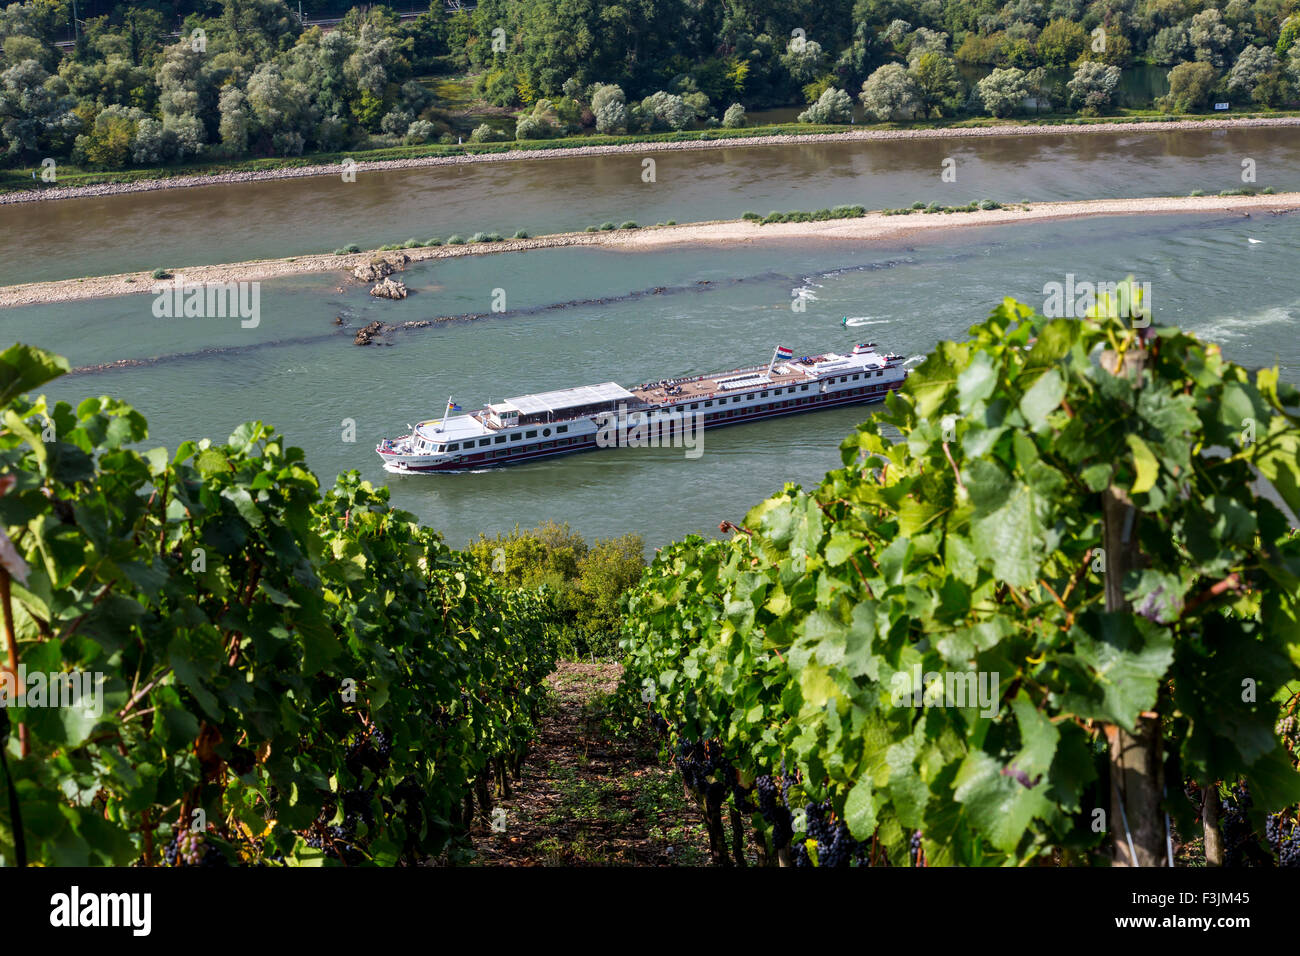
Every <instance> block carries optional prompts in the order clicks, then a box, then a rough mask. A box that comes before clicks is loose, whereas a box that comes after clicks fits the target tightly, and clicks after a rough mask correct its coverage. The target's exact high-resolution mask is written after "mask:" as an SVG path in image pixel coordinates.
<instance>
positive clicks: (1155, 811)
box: [1101, 346, 1165, 866]
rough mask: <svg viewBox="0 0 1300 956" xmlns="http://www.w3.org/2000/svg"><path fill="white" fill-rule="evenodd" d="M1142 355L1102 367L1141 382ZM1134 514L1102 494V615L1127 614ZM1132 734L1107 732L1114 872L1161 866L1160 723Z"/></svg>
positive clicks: (1110, 356)
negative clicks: (1126, 589) (1126, 588)
mask: <svg viewBox="0 0 1300 956" xmlns="http://www.w3.org/2000/svg"><path fill="white" fill-rule="evenodd" d="M1145 358H1146V353H1145V352H1144V351H1143V350H1142V349H1141V347H1140V346H1138V347H1135V348H1134V349H1133V350H1132V351H1129V352H1127V353H1123V354H1122V355H1120V356H1119V357H1118V358H1117V357H1116V354H1115V353H1114V352H1110V351H1107V352H1104V353H1103V354H1102V357H1101V364H1102V367H1103V368H1105V369H1106V370H1107V371H1109V372H1111V373H1112V374H1114V375H1129V376H1133V377H1137V378H1140V376H1141V374H1142V366H1143V363H1144V361H1145ZM1137 522H1138V512H1137V509H1136V508H1135V507H1134V506H1133V503H1132V502H1131V501H1130V500H1129V498H1128V496H1127V494H1126V493H1125V492H1124V490H1123V489H1121V488H1119V487H1117V486H1115V485H1111V486H1110V487H1109V488H1107V489H1106V490H1105V491H1104V492H1102V547H1103V548H1104V549H1105V552H1106V555H1105V559H1104V560H1105V574H1104V579H1105V586H1106V592H1105V593H1106V610H1107V611H1110V612H1112V613H1113V612H1127V611H1129V610H1131V607H1130V604H1129V602H1128V601H1127V600H1125V598H1124V575H1125V574H1127V573H1128V571H1130V570H1131V569H1134V568H1137V567H1140V563H1141V555H1140V554H1139V551H1138V537H1137ZM1134 730H1135V732H1134V733H1129V732H1128V731H1127V730H1125V729H1124V728H1123V727H1118V726H1111V727H1108V728H1107V739H1108V742H1109V744H1110V780H1111V787H1110V820H1109V829H1110V832H1111V833H1112V834H1113V835H1114V847H1113V849H1112V856H1111V859H1112V862H1113V865H1115V866H1162V865H1164V863H1165V839H1164V836H1165V835H1164V815H1163V814H1162V813H1161V809H1160V799H1161V794H1162V792H1163V790H1164V767H1163V762H1162V760H1161V756H1160V751H1161V748H1160V718H1159V716H1157V715H1155V714H1143V715H1140V716H1139V717H1138V719H1137V723H1136V726H1135V728H1134Z"/></svg>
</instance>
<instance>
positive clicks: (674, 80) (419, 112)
mask: <svg viewBox="0 0 1300 956" xmlns="http://www.w3.org/2000/svg"><path fill="white" fill-rule="evenodd" d="M164 6H166V7H168V8H169V9H170V10H172V11H174V13H175V14H176V16H177V17H178V18H179V23H176V22H174V21H171V20H169V19H168V18H165V17H164V15H163V13H162V12H160V10H159V9H155V8H153V7H151V6H144V5H137V4H130V5H128V4H100V5H98V7H99V8H102V9H103V10H104V11H105V12H104V13H103V14H102V15H95V16H91V17H90V18H89V19H88V20H87V21H86V23H85V28H84V29H79V30H78V31H77V35H76V42H75V43H74V44H73V45H72V47H71V49H69V50H66V51H65V50H62V49H60V48H58V47H57V46H56V45H55V44H56V43H57V42H58V41H59V40H61V39H63V37H64V35H65V34H66V32H67V25H68V23H69V22H70V20H69V18H70V12H71V11H70V8H69V4H68V3H66V2H61V0H30V2H27V3H22V4H11V5H10V6H8V7H6V8H5V9H4V10H3V11H0V147H2V150H3V164H4V165H5V166H6V167H8V168H9V170H10V172H9V173H8V175H6V176H3V177H0V185H4V186H7V187H9V188H18V187H19V186H20V185H24V184H25V185H26V186H29V187H30V186H31V185H32V182H31V181H32V179H33V178H35V179H36V182H37V184H45V183H49V182H57V183H60V184H73V183H78V182H90V181H92V180H93V179H94V178H95V177H96V176H102V175H103V174H104V173H106V172H112V173H115V174H119V175H120V174H122V173H125V174H126V175H127V176H133V175H134V176H143V178H156V177H158V176H161V175H174V174H176V173H178V172H181V171H185V172H201V171H228V170H237V169H256V168H266V167H268V166H275V165H280V164H293V163H305V162H308V161H309V160H308V158H310V161H312V162H338V161H341V160H342V159H344V158H352V159H358V160H359V159H384V158H397V157H410V156H431V155H452V154H458V153H462V152H478V151H492V150H503V149H506V148H514V147H516V146H517V145H521V144H522V145H524V146H526V147H527V148H565V147H574V146H583V145H603V144H606V143H618V142H625V143H626V142H638V141H650V142H661V141H671V140H672V139H673V138H674V137H690V138H694V137H698V136H701V135H708V136H719V137H725V136H730V135H755V134H756V133H762V134H769V135H777V134H779V133H781V132H788V131H790V130H791V129H797V130H799V131H803V132H808V131H815V130H826V131H833V130H835V129H838V128H842V126H843V125H844V124H847V123H850V122H851V121H852V120H853V119H854V111H855V109H859V110H860V111H861V113H862V116H863V118H865V119H866V120H868V121H871V122H875V123H885V124H892V125H897V124H905V125H908V126H911V125H916V124H924V125H925V126H931V125H934V124H940V125H944V124H949V125H950V124H959V123H964V122H970V121H972V120H975V119H976V118H983V119H984V120H985V121H987V120H989V119H994V120H1014V119H1024V118H1027V117H1028V118H1036V119H1043V118H1049V117H1050V118H1052V119H1054V120H1056V121H1058V122H1059V121H1060V120H1061V119H1062V118H1065V117H1072V118H1079V119H1091V118H1095V117H1097V116H1100V115H1103V114H1111V115H1126V116H1155V115H1157V114H1159V115H1181V114H1184V113H1189V112H1191V113H1195V112H1199V111H1202V110H1207V109H1210V108H1211V107H1212V105H1213V103H1214V102H1217V101H1228V102H1230V103H1231V104H1232V105H1233V107H1234V109H1236V110H1237V111H1238V112H1240V110H1241V109H1242V108H1243V107H1245V108H1247V109H1254V110H1274V109H1278V108H1284V107H1288V106H1294V105H1297V100H1300V92H1298V90H1300V46H1297V45H1296V44H1295V42H1294V41H1295V37H1296V35H1297V32H1298V31H1300V18H1298V17H1292V16H1290V14H1291V12H1292V9H1291V8H1292V6H1294V4H1293V3H1292V0H1271V2H1267V3H1245V2H1243V0H1231V2H1229V3H1227V4H1226V5H1221V7H1220V6H1212V5H1210V4H1208V3H1205V2H1201V0H1189V2H1187V3H1183V4H1179V5H1176V6H1174V7H1171V6H1169V5H1168V4H1164V3H1157V2H1155V0H1143V2H1139V3H1137V4H1133V3H1126V2H1125V3H1121V2H1120V0H1100V2H1098V3H1094V4H1092V5H1090V6H1088V7H1086V8H1085V7H1083V6H1082V5H1079V4H1074V5H1071V4H1069V3H1066V2H1063V0H1060V2H1056V3H1053V4H1029V5H1025V4H1020V5H1010V4H1008V5H1006V6H1003V7H1001V8H998V9H994V8H989V9H987V10H986V9H984V7H983V6H980V5H977V4H974V3H971V2H942V3H928V4H923V3H913V2H901V0H899V2H890V3H877V2H874V0H873V2H865V0H862V2H857V3H850V2H848V0H836V2H832V3H830V4H821V3H817V4H812V3H802V2H801V3H794V4H785V3H781V4H776V3H768V2H766V0H746V2H743V3H740V4H731V5H725V6H724V5H723V4H719V3H712V2H706V3H700V4H687V3H686V2H685V0H664V2H659V3H655V4H653V5H652V6H651V7H650V8H648V10H646V11H642V12H641V15H638V16H637V17H635V18H633V17H631V16H630V15H625V14H626V11H622V8H614V9H613V10H611V11H605V12H602V8H601V7H599V6H596V5H591V4H585V3H584V4H579V3H575V2H572V0H525V2H516V3H506V2H505V0H483V2H481V3H480V4H479V5H478V6H477V8H476V9H474V10H473V11H472V12H470V11H460V12H456V13H450V12H448V11H447V10H446V9H445V8H444V6H443V4H442V3H441V2H435V3H433V4H431V5H430V6H429V9H428V11H427V12H425V13H424V14H421V15H420V16H418V17H415V18H412V19H405V20H402V19H399V18H398V17H397V16H396V15H395V14H394V13H393V11H392V10H391V9H390V8H389V7H386V6H384V5H382V4H376V5H365V6H355V7H353V8H351V9H349V10H348V11H347V13H346V15H345V16H344V17H343V19H342V22H340V23H338V24H337V25H336V26H330V27H329V28H328V29H323V28H322V27H319V26H313V27H310V28H304V27H303V26H302V24H300V23H299V22H298V20H297V18H296V15H295V14H294V11H292V10H290V8H289V7H288V6H287V5H286V4H285V3H284V2H282V0H221V2H212V3H178V4H167V5H164ZM1076 7H1077V9H1076ZM606 14H608V15H606ZM173 30H175V35H172V33H171V31H173ZM561 38H568V39H565V40H564V42H559V41H560V39H561ZM1135 64H1136V65H1145V66H1148V67H1158V68H1160V69H1165V68H1168V77H1167V82H1166V84H1165V85H1166V86H1167V93H1166V94H1165V95H1164V96H1162V97H1161V98H1160V99H1159V102H1158V103H1156V104H1154V106H1155V110H1152V109H1151V108H1150V107H1151V105H1152V104H1147V103H1125V102H1123V94H1122V87H1121V84H1120V77H1121V71H1122V70H1123V69H1125V68H1128V67H1131V66H1133V65H1135ZM467 100H468V101H470V102H477V103H479V104H480V106H481V109H482V110H486V111H488V113H489V114H490V113H491V111H496V115H495V116H494V115H480V116H478V117H477V119H475V120H474V121H473V125H470V124H469V122H468V118H469V117H470V111H469V110H468V109H467V103H466V101H467ZM792 103H802V104H807V109H805V110H804V111H803V112H802V113H801V114H800V116H799V120H800V123H798V124H794V125H793V126H791V125H790V124H780V125H779V126H775V125H773V124H771V123H764V122H762V121H761V120H760V121H758V122H757V123H755V122H754V120H752V119H751V118H750V117H751V114H753V112H754V111H756V110H763V109H766V108H771V107H784V106H788V105H789V104H792ZM485 120H491V122H487V121H485ZM750 124H753V125H750ZM747 127H748V128H747ZM610 137H613V138H610ZM507 141H508V142H507ZM47 161H48V163H47ZM50 164H53V165H52V166H51V165H50ZM42 175H44V176H45V178H44V179H42V178H41V176H42Z"/></svg>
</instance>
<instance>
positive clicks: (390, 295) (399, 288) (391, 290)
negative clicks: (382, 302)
mask: <svg viewBox="0 0 1300 956" xmlns="http://www.w3.org/2000/svg"><path fill="white" fill-rule="evenodd" d="M370 294H371V295H373V296H376V297H377V298H380V299H405V298H406V286H405V285H404V284H403V283H402V282H401V281H400V280H398V279H385V280H384V281H383V282H380V283H379V284H377V285H376V286H375V287H374V288H372V289H371V290H370Z"/></svg>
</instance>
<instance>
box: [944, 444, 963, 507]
mask: <svg viewBox="0 0 1300 956" xmlns="http://www.w3.org/2000/svg"><path fill="white" fill-rule="evenodd" d="M943 455H944V457H945V458H947V459H948V464H950V465H952V474H953V477H954V478H956V479H957V487H958V488H960V489H961V492H962V494H966V484H965V483H964V482H963V481H962V480H961V469H960V468H958V467H957V463H956V462H955V461H953V460H952V452H950V451H949V450H948V443H947V442H944V443H943Z"/></svg>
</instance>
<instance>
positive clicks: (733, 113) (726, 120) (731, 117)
mask: <svg viewBox="0 0 1300 956" xmlns="http://www.w3.org/2000/svg"><path fill="white" fill-rule="evenodd" d="M722 125H723V126H725V127H726V128H727V129H738V128H740V127H741V126H744V125H745V107H743V106H741V105H740V104H739V103H732V104H731V105H730V106H728V107H727V111H726V112H725V113H723V114H722Z"/></svg>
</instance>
